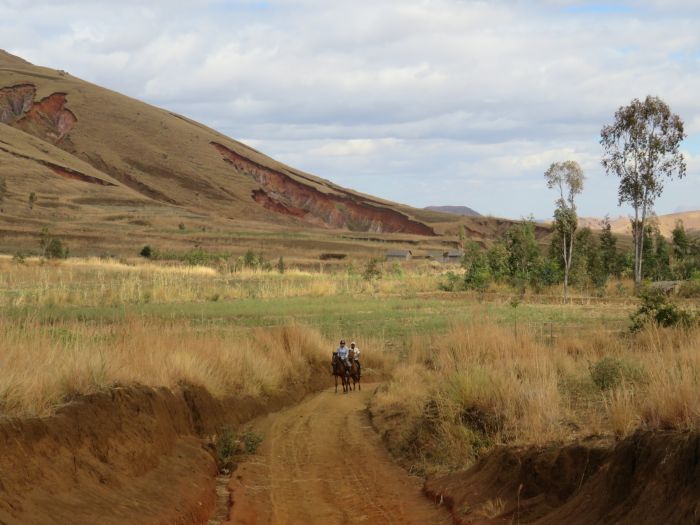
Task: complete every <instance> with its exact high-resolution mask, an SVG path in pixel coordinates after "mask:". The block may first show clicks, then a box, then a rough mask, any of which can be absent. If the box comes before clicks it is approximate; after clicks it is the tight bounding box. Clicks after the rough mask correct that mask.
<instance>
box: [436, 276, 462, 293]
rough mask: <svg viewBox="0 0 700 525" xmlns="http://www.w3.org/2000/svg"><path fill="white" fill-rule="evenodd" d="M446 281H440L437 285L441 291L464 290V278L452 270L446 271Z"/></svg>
mask: <svg viewBox="0 0 700 525" xmlns="http://www.w3.org/2000/svg"><path fill="white" fill-rule="evenodd" d="M445 277H447V281H444V282H441V283H440V284H439V285H438V286H439V288H440V290H442V291H443V292H460V291H462V290H464V279H460V276H459V275H457V274H456V273H454V272H447V274H446V275H445Z"/></svg>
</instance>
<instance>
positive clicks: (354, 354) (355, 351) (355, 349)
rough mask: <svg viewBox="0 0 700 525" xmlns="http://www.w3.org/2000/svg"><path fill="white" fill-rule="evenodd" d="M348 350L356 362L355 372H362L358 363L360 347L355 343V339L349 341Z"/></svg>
mask: <svg viewBox="0 0 700 525" xmlns="http://www.w3.org/2000/svg"><path fill="white" fill-rule="evenodd" d="M350 351H351V352H352V358H353V361H355V362H356V363H357V373H358V375H360V374H361V373H362V365H360V349H359V348H358V347H357V345H355V341H353V342H351V343H350Z"/></svg>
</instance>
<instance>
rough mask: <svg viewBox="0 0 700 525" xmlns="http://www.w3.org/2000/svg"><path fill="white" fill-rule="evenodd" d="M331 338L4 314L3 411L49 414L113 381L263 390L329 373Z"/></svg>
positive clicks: (293, 329)
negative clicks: (49, 321)
mask: <svg viewBox="0 0 700 525" xmlns="http://www.w3.org/2000/svg"><path fill="white" fill-rule="evenodd" d="M330 348H331V345H330V343H329V342H327V341H326V340H324V339H323V338H322V337H321V335H320V334H319V333H318V332H316V331H315V330H313V329H310V328H308V327H304V326H299V325H291V326H286V327H280V328H274V329H265V330H263V329H254V330H250V331H240V330H235V329H222V328H218V329H217V328H205V329H203V328H201V327H193V326H190V325H188V324H182V323H172V322H162V321H149V320H143V319H131V320H128V321H125V322H119V323H115V324H109V325H89V324H81V323H57V324H52V325H43V324H40V323H39V322H38V321H36V320H34V319H32V318H25V319H22V320H21V321H13V322H10V321H7V320H0V369H1V371H2V372H1V373H0V413H1V414H4V415H15V416H27V415H42V414H47V413H50V412H51V411H52V410H53V409H54V408H55V406H56V405H58V404H60V403H62V402H64V401H66V400H69V399H71V398H72V397H73V396H75V395H76V394H85V393H91V392H96V391H100V390H104V389H107V388H109V387H110V386H113V385H115V384H129V383H135V382H136V383H141V384H145V385H150V386H166V387H171V388H175V387H177V385H178V384H180V383H183V382H185V383H190V384H196V385H201V386H204V387H206V388H207V389H208V390H209V391H210V392H211V393H212V394H214V395H215V396H221V397H223V396H229V395H246V396H254V397H262V396H267V395H270V394H273V393H275V392H277V391H280V390H282V389H284V388H285V387H286V386H287V385H288V384H289V383H290V382H295V383H298V382H305V381H307V380H308V379H309V378H310V376H311V374H319V373H322V372H324V373H325V367H324V366H323V365H325V364H326V363H327V362H329V359H330V350H329V349H330Z"/></svg>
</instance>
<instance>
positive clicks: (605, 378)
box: [590, 357, 644, 390]
mask: <svg viewBox="0 0 700 525" xmlns="http://www.w3.org/2000/svg"><path fill="white" fill-rule="evenodd" d="M590 371H591V379H592V380H593V382H594V383H595V385H596V386H597V387H598V388H599V389H600V390H612V389H614V388H616V387H618V386H619V385H620V384H621V383H622V382H623V381H627V382H631V383H639V382H641V381H643V380H644V370H643V369H642V368H640V367H639V366H635V365H633V364H632V363H630V362H628V361H625V360H624V359H620V358H618V357H604V358H603V359H601V360H600V361H598V362H597V363H595V364H594V365H592V366H591V367H590Z"/></svg>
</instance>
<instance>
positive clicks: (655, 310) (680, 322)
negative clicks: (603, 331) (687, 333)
mask: <svg viewBox="0 0 700 525" xmlns="http://www.w3.org/2000/svg"><path fill="white" fill-rule="evenodd" d="M640 297H641V299H642V304H641V305H640V306H639V308H638V309H637V311H636V312H634V313H633V314H632V317H631V318H632V326H631V327H630V330H631V331H632V332H638V331H639V330H641V329H642V328H643V327H644V326H645V325H647V324H648V323H656V324H658V325H659V326H664V327H668V326H680V327H685V328H689V327H690V326H692V325H693V324H695V323H696V322H697V321H696V319H695V316H694V315H693V314H692V313H691V312H689V311H687V310H684V309H682V308H680V307H679V306H678V305H676V304H673V303H672V302H671V301H670V300H669V298H668V296H667V295H666V294H665V293H664V292H663V291H662V290H653V289H652V290H644V291H643V292H642V293H641V295H640Z"/></svg>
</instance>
